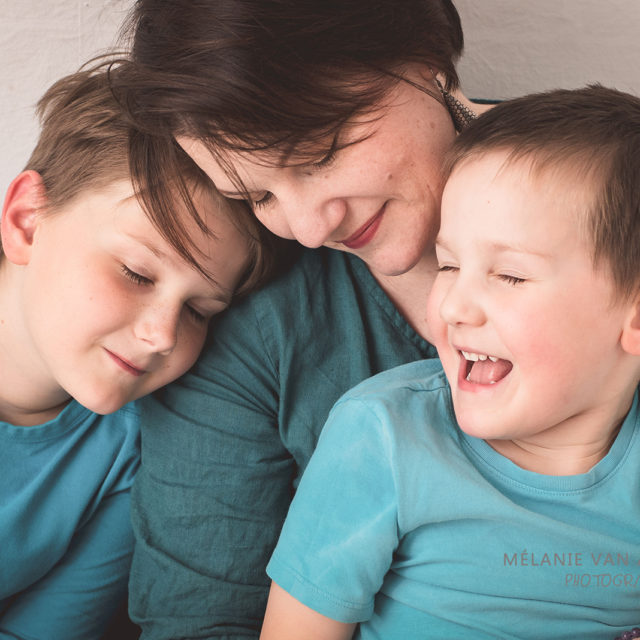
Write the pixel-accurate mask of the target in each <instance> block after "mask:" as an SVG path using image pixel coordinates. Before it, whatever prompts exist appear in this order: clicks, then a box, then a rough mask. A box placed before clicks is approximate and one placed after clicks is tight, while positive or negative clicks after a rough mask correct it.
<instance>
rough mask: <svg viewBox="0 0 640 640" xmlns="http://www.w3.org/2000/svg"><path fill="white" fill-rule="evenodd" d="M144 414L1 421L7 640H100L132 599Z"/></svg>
mask: <svg viewBox="0 0 640 640" xmlns="http://www.w3.org/2000/svg"><path fill="white" fill-rule="evenodd" d="M138 464H139V442H138V413H137V409H136V405H135V404H132V405H127V406H126V407H124V408H122V409H121V410H120V411H117V412H116V413H113V414H111V415H107V416H100V415H97V414H95V413H93V412H91V411H89V410H87V409H85V408H84V407H82V406H81V405H79V404H78V403H77V402H75V401H72V402H71V403H70V404H69V405H68V406H67V407H65V409H64V410H63V411H62V412H61V413H60V414H59V415H58V416H57V418H55V419H54V420H51V421H50V422H47V423H45V424H42V425H38V426H33V427H19V426H14V425H11V424H8V423H6V422H0V469H1V470H2V481H1V482H0V638H2V639H5V638H11V639H12V640H13V639H14V638H16V637H18V638H28V639H29V640H32V639H38V640H58V639H60V640H72V639H75V638H77V639H78V640H90V639H92V638H99V637H100V636H101V635H102V634H103V633H104V631H105V628H106V625H107V624H108V621H109V619H110V617H111V616H112V615H113V613H114V611H115V609H116V608H117V606H118V604H119V603H120V602H121V601H122V599H123V597H124V596H125V594H126V585H127V576H128V572H129V566H130V562H131V554H132V551H133V533H132V530H131V524H130V517H129V489H130V487H131V485H132V482H133V477H134V474H135V472H136V469H137V467H138Z"/></svg>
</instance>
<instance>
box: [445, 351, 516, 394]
mask: <svg viewBox="0 0 640 640" xmlns="http://www.w3.org/2000/svg"><path fill="white" fill-rule="evenodd" d="M458 355H459V356H460V367H459V370H458V383H459V385H460V386H461V388H465V387H470V386H478V385H479V386H491V385H495V384H497V383H498V382H501V381H502V380H504V379H505V378H506V377H507V376H508V375H509V373H510V372H511V370H512V369H513V363H512V362H510V361H509V360H505V359H503V358H500V357H498V356H494V355H490V354H485V353H481V352H477V351H470V350H467V349H458Z"/></svg>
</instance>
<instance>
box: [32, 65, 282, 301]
mask: <svg viewBox="0 0 640 640" xmlns="http://www.w3.org/2000/svg"><path fill="white" fill-rule="evenodd" d="M117 73H118V65H117V62H114V61H113V60H109V61H106V62H102V63H100V64H97V65H96V66H94V67H92V68H87V69H83V70H80V71H78V72H77V73H74V74H71V75H68V76H66V77H64V78H62V79H60V80H58V81H57V82H56V83H54V84H53V85H52V86H51V87H50V88H49V89H48V90H47V92H46V93H45V94H44V96H43V97H42V98H41V99H40V101H39V102H38V105H37V111H36V112H37V115H38V117H39V119H40V122H41V132H40V136H39V139H38V142H37V144H36V146H35V148H34V150H33V152H32V154H31V157H30V158H29V160H28V162H27V164H26V166H25V170H33V171H36V172H37V173H39V174H40V176H41V177H42V181H43V186H44V189H45V198H46V200H45V202H46V204H45V206H46V207H47V209H49V210H51V211H52V213H53V214H55V212H56V211H60V210H61V209H62V208H63V207H64V206H65V205H67V204H68V203H70V202H71V201H72V200H73V199H74V198H75V197H76V196H78V195H80V194H81V193H83V192H86V191H91V190H99V189H103V188H105V187H107V186H108V185H109V184H111V183H113V182H115V181H118V180H123V179H132V178H131V171H130V166H131V165H130V162H137V163H146V162H147V158H148V157H149V155H155V154H158V157H157V158H156V160H155V162H156V163H157V164H159V165H160V164H161V162H162V160H163V159H166V160H167V161H168V162H169V163H170V164H171V166H172V172H171V175H170V181H169V182H167V180H166V179H167V178H169V176H168V174H167V175H164V174H163V173H162V172H160V173H159V175H157V176H152V177H150V178H149V180H148V181H146V182H144V183H143V182H142V181H141V180H137V181H136V180H134V181H133V183H134V189H135V192H136V195H137V197H138V199H139V201H140V203H141V205H142V206H143V208H144V209H145V212H146V214H147V216H148V217H149V219H150V220H151V222H152V223H153V224H154V226H155V227H156V228H157V229H158V231H159V232H160V234H161V235H162V236H163V237H164V238H165V239H166V240H167V241H168V242H169V243H170V244H171V245H172V246H173V247H174V248H175V249H176V251H177V252H178V253H179V254H180V255H181V256H182V257H183V258H184V259H185V260H186V261H187V262H189V263H191V264H192V265H193V266H194V267H195V268H196V269H198V270H199V271H201V272H202V273H204V272H203V271H202V269H201V268H200V266H199V263H198V255H197V253H196V252H195V251H194V245H193V243H192V241H191V239H190V237H189V235H188V233H187V232H186V230H185V228H184V225H183V223H182V221H181V220H182V218H181V217H180V216H178V215H175V211H176V210H182V211H184V209H185V207H186V208H187V209H188V211H189V213H190V214H191V215H192V216H193V217H194V218H195V219H196V220H197V221H198V224H199V226H200V228H201V229H202V230H203V231H204V232H205V233H207V234H209V235H211V236H212V237H215V230H209V229H207V228H206V226H205V225H204V222H203V218H202V217H201V216H200V215H199V214H198V212H197V211H196V210H195V207H194V206H193V204H192V198H191V196H192V194H193V192H194V190H196V189H202V190H205V191H206V192H207V194H208V195H210V198H211V202H212V204H213V206H216V207H218V208H219V210H220V211H221V212H222V213H223V214H226V215H227V216H228V217H229V219H230V220H231V221H232V222H234V224H235V225H236V226H237V228H238V229H239V230H240V232H241V233H243V235H244V236H245V237H246V238H247V241H248V246H249V266H248V268H247V271H246V273H245V274H244V278H243V279H242V281H241V282H240V285H239V289H238V292H241V293H242V292H245V291H248V290H250V289H252V288H255V287H256V286H258V285H259V284H260V283H261V282H262V281H263V280H264V279H265V278H266V277H267V276H268V275H269V274H270V272H271V269H272V267H273V263H274V259H273V255H272V252H271V246H270V243H271V238H270V237H269V234H268V233H267V232H266V231H265V230H263V229H262V227H261V226H260V225H259V223H258V222H257V220H256V219H255V217H254V216H253V214H252V212H251V211H250V209H249V208H248V206H246V205H245V204H244V203H242V202H240V201H231V200H228V199H226V198H223V197H222V196H221V195H220V194H219V193H218V192H217V191H216V189H215V187H214V185H213V183H212V182H211V181H210V179H209V178H208V177H207V176H206V174H204V173H203V172H202V171H201V170H200V169H199V167H198V166H197V165H196V164H195V163H194V162H193V161H192V160H191V159H190V158H189V157H188V156H187V155H186V154H185V153H184V152H183V151H182V149H181V148H180V147H179V146H178V145H177V144H176V143H175V142H174V141H173V140H171V139H166V140H165V139H160V138H158V139H155V138H154V137H153V136H151V135H150V134H143V133H140V132H138V131H137V130H136V129H135V128H134V127H133V126H131V124H130V122H129V121H128V120H127V118H126V117H125V115H124V113H123V111H122V109H121V107H120V104H119V102H118V99H117V98H116V96H115V95H114V92H113V91H112V89H111V81H112V76H113V74H117ZM153 189H156V190H158V191H160V192H161V193H162V196H163V200H164V202H165V203H167V205H168V206H167V207H166V208H164V209H162V210H161V211H156V210H155V209H152V208H149V207H148V206H146V204H145V203H147V202H148V201H149V199H150V196H149V194H150V192H151V190H153ZM204 275H205V276H207V277H209V278H212V279H214V280H215V276H212V274H207V273H204Z"/></svg>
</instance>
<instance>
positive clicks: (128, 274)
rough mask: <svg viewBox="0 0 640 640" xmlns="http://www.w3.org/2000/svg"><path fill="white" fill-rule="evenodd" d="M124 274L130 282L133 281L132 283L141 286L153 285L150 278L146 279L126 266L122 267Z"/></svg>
mask: <svg viewBox="0 0 640 640" xmlns="http://www.w3.org/2000/svg"><path fill="white" fill-rule="evenodd" d="M122 273H124V275H125V276H126V277H127V278H129V280H131V281H132V282H135V283H136V284H139V285H149V284H153V281H152V280H150V279H149V278H145V277H144V276H141V275H140V274H139V273H136V272H135V271H133V270H132V269H129V267H127V265H126V264H123V265H122Z"/></svg>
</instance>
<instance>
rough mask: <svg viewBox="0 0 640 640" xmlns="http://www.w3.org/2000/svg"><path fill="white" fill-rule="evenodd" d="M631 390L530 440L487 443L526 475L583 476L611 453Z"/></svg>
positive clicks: (628, 404)
mask: <svg viewBox="0 0 640 640" xmlns="http://www.w3.org/2000/svg"><path fill="white" fill-rule="evenodd" d="M635 390H636V385H632V386H630V387H629V388H628V389H627V390H625V393H624V395H621V396H620V397H619V398H618V402H616V403H612V404H611V405H609V406H606V407H604V408H601V409H600V410H599V411H593V412H591V413H587V414H583V415H577V416H573V417H572V418H570V419H569V420H567V421H565V422H564V423H563V424H561V425H554V426H553V427H550V428H549V429H548V430H546V431H543V432H541V433H539V434H537V435H536V436H534V437H530V438H526V439H514V440H487V442H488V444H489V445H491V447H493V449H495V450H496V451H497V452H498V453H500V454H501V455H503V456H505V457H506V458H509V460H511V461H512V462H514V463H515V464H517V465H518V466H519V467H521V468H523V469H526V470H527V471H533V472H535V473H540V474H544V475H551V476H571V475H578V474H582V473H587V472H588V471H590V470H591V469H592V468H593V467H594V466H595V465H596V464H598V462H600V460H602V459H603V458H604V457H605V456H606V455H607V453H608V452H609V450H610V449H611V446H612V445H613V443H614V441H615V439H616V437H617V435H618V433H619V431H620V427H621V425H622V423H623V422H624V419H625V417H626V415H627V413H628V412H629V409H630V407H631V404H632V401H633V395H634V393H635Z"/></svg>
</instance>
